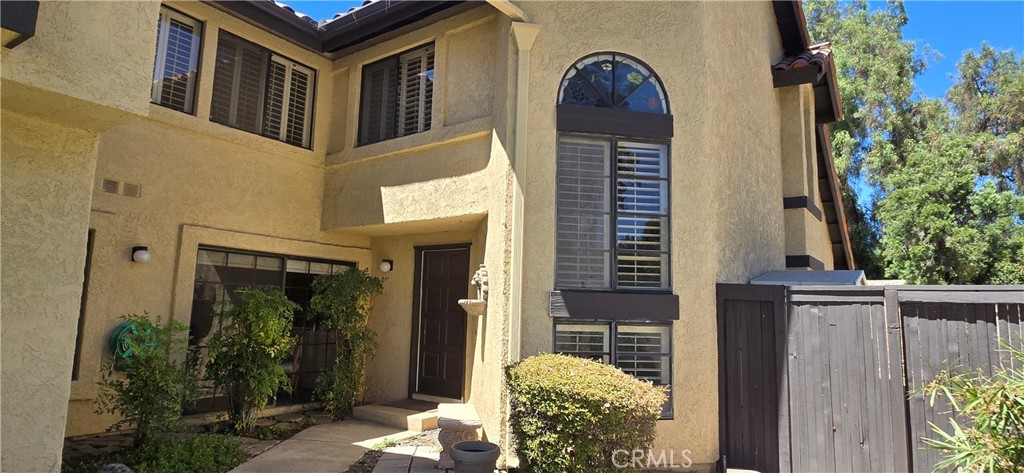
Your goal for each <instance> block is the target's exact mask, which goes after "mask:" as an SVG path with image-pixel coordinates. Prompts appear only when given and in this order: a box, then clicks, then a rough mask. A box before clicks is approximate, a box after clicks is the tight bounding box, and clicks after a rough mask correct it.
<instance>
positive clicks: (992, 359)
mask: <svg viewBox="0 0 1024 473" xmlns="http://www.w3.org/2000/svg"><path fill="white" fill-rule="evenodd" d="M718 337H719V395H720V398H721V400H720V403H719V405H720V408H719V409H720V410H719V412H720V426H721V428H720V436H721V453H722V458H723V460H722V463H723V466H728V467H730V468H747V469H753V470H757V471H761V472H765V473H773V472H807V471H814V472H832V471H835V472H844V471H851V472H861V471H885V472H889V471H919V472H930V471H932V469H933V468H934V465H935V464H936V463H937V462H938V461H939V460H940V459H941V456H940V454H939V453H938V452H935V451H932V450H929V449H925V448H924V444H923V443H922V441H921V438H922V437H925V436H929V437H930V436H933V435H934V434H933V433H932V431H931V429H930V427H929V425H928V423H929V422H933V423H935V424H937V425H940V426H946V425H948V420H946V419H948V418H949V410H950V409H949V405H948V404H945V403H942V402H936V404H935V405H934V406H931V405H929V403H928V401H927V400H926V399H924V397H923V396H922V395H921V394H920V393H918V392H916V390H917V389H918V388H920V387H921V386H922V385H923V384H925V383H927V382H929V381H930V380H932V379H934V378H935V376H936V375H937V374H938V373H939V371H940V370H942V369H945V368H949V367H953V366H966V367H970V368H973V369H981V370H983V371H986V372H990V371H991V369H992V368H993V367H994V366H998V365H999V363H1000V362H1006V363H1009V357H1007V356H1006V354H1005V353H1004V352H1003V351H1001V350H1000V347H999V345H998V343H999V340H1000V339H1005V340H1009V341H1010V342H1011V343H1013V344H1015V345H1017V346H1021V347H1024V286H941V287H936V286H884V287H882V286H765V285H750V284H719V285H718Z"/></svg>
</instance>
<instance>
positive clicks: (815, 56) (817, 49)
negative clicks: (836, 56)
mask: <svg viewBox="0 0 1024 473" xmlns="http://www.w3.org/2000/svg"><path fill="white" fill-rule="evenodd" d="M831 56H832V45H831V44H829V43H828V42H824V43H818V44H815V45H811V46H808V47H807V50H806V51H804V52H802V53H800V54H797V55H796V56H790V57H787V58H786V59H783V60H781V61H779V63H778V64H776V65H774V66H772V68H773V69H775V70H780V71H784V70H788V69H795V68H798V67H808V66H817V67H818V70H819V71H820V72H822V73H823V72H825V71H826V70H827V69H828V67H829V65H828V64H829V60H830V59H831Z"/></svg>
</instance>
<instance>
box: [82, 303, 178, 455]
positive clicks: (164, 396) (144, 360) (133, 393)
mask: <svg viewBox="0 0 1024 473" xmlns="http://www.w3.org/2000/svg"><path fill="white" fill-rule="evenodd" d="M122 318H123V319H124V320H125V321H126V322H129V323H132V324H134V326H135V335H133V336H132V337H130V338H128V340H127V342H128V344H129V348H130V349H131V352H132V353H133V355H134V356H133V357H132V358H131V359H130V364H128V365H127V370H126V372H125V373H123V374H122V373H116V372H115V370H114V368H115V364H116V363H117V361H118V360H110V361H108V362H107V363H106V365H105V367H104V369H103V374H102V378H101V380H100V382H99V383H98V384H99V394H98V396H97V399H96V403H97V404H96V406H97V407H96V413H98V414H102V413H110V414H118V415H120V416H121V419H120V420H118V421H117V422H116V423H114V425H112V426H111V427H110V428H109V429H108V430H120V429H123V428H135V444H136V445H140V444H141V443H143V442H144V441H146V440H147V439H148V438H150V437H152V436H153V435H154V434H157V433H160V432H167V431H170V430H172V429H174V427H175V426H176V425H177V423H178V421H179V420H180V419H181V412H182V409H183V408H184V407H185V406H186V405H187V404H189V403H190V402H191V401H192V400H194V399H195V381H196V377H195V370H194V369H193V368H192V365H191V364H190V363H187V362H185V361H179V360H176V359H175V357H176V356H181V355H182V354H183V352H185V351H186V350H187V348H188V339H187V338H186V333H187V332H188V327H186V326H185V325H184V324H182V323H181V322H177V321H174V320H168V321H167V323H166V324H161V323H160V319H159V318H157V319H156V321H155V322H154V321H151V320H150V319H149V314H145V313H144V314H143V315H135V314H132V315H126V316H124V317H122ZM185 358H187V357H185Z"/></svg>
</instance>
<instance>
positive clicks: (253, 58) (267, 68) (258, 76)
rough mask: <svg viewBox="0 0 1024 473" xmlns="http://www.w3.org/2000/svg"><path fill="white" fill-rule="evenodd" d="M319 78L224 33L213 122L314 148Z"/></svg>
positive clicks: (212, 104)
mask: <svg viewBox="0 0 1024 473" xmlns="http://www.w3.org/2000/svg"><path fill="white" fill-rule="evenodd" d="M315 77H316V74H315V72H314V71H313V70H312V69H310V68H308V67H306V66H303V65H301V64H299V63H296V62H293V61H291V60H288V59H285V58H283V57H281V56H278V55H277V54H274V53H272V52H270V51H268V50H266V49H264V48H261V47H259V46H257V45H254V44H252V43H249V42H248V41H245V40H243V39H241V38H238V37H237V36H234V35H232V34H230V33H226V32H223V31H222V32H221V34H220V36H219V38H218V42H217V68H216V70H215V71H214V78H213V98H212V100H211V102H210V120H213V121H215V122H218V123H223V124H225V125H228V126H232V127H235V128H239V129H242V130H245V131H250V132H253V133H260V134H262V135H264V136H268V137H271V138H274V139H277V140H280V141H284V142H285V143H288V144H292V145H295V146H302V147H307V148H308V147H309V146H310V141H311V138H310V136H311V135H310V129H311V128H312V120H313V114H312V111H313V102H312V100H313V91H314V89H313V87H315V86H314V83H315V81H316V78H315Z"/></svg>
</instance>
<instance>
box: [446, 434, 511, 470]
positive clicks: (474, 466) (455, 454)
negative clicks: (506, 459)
mask: <svg viewBox="0 0 1024 473" xmlns="http://www.w3.org/2000/svg"><path fill="white" fill-rule="evenodd" d="M499 455H501V449H499V448H498V446H497V445H495V444H493V443H490V442H479V441H476V440H470V441H466V442H458V443H456V444H455V445H452V460H453V461H455V473H494V469H495V467H496V466H497V462H498V456H499Z"/></svg>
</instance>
